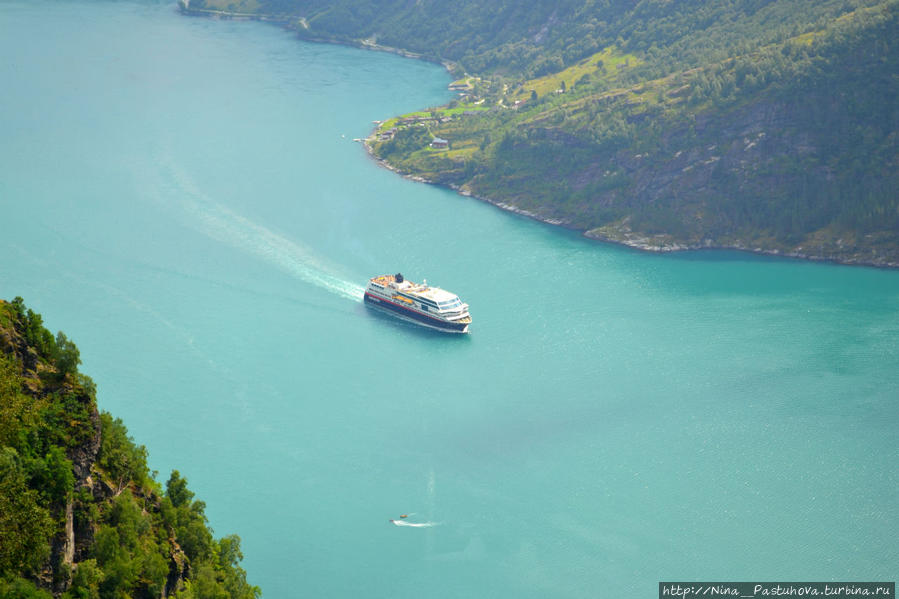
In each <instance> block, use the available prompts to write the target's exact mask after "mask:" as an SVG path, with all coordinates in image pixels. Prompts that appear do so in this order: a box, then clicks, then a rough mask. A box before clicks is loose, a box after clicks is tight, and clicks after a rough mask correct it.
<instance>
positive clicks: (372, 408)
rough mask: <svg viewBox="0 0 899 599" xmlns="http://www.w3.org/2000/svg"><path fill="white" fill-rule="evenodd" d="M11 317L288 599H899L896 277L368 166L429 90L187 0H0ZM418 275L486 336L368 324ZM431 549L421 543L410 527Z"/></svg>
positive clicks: (274, 591) (5, 278)
mask: <svg viewBox="0 0 899 599" xmlns="http://www.w3.org/2000/svg"><path fill="white" fill-rule="evenodd" d="M0 51H2V52H0V55H2V56H3V59H2V60H0V81H2V92H0V251H2V256H3V258H2V260H0V289H2V297H4V298H5V299H12V297H14V296H16V295H21V296H23V297H24V298H25V300H26V302H27V303H28V305H29V306H31V307H33V308H34V309H35V310H37V311H38V312H41V313H42V314H43V315H44V320H45V323H47V324H48V325H49V326H50V327H51V328H53V329H54V330H56V329H63V330H64V331H65V332H66V333H67V335H68V336H69V337H70V338H73V339H74V340H75V341H76V342H77V343H78V346H79V348H80V349H81V353H82V357H83V359H84V364H83V366H82V370H83V371H84V372H86V373H88V374H90V375H91V376H92V377H93V378H94V379H95V381H96V382H97V385H98V387H99V401H100V404H101V407H102V408H103V409H106V410H109V411H111V412H112V413H113V414H114V415H116V416H120V417H122V418H123V419H124V420H125V422H126V424H127V425H128V427H129V429H130V431H131V433H132V434H133V436H134V437H135V439H136V440H137V441H138V442H139V443H143V444H145V445H146V446H147V447H148V449H149V451H150V456H151V466H152V467H153V468H155V469H157V470H159V472H160V475H159V478H160V479H161V480H165V479H166V478H167V476H168V472H169V471H170V470H171V469H172V468H178V469H179V470H180V471H181V472H182V474H184V475H185V476H186V477H187V478H188V480H189V482H190V486H191V488H192V489H193V490H194V491H195V492H196V493H197V494H198V496H199V497H201V498H202V499H204V500H205V501H206V502H207V506H208V507H207V514H208V516H209V518H210V522H211V524H212V526H213V527H214V528H215V530H216V533H217V534H218V535H223V534H228V533H232V532H234V533H238V534H239V535H240V536H241V537H242V539H243V550H244V554H245V555H246V559H245V561H244V566H245V567H246V569H247V570H248V572H249V577H250V580H251V582H253V583H254V584H258V585H260V586H261V587H262V588H263V592H264V594H265V596H267V597H393V598H399V597H410V598H412V597H516V598H518V597H651V596H654V595H655V593H656V592H657V591H656V589H657V583H658V581H659V580H896V578H897V573H899V571H897V567H896V564H899V550H897V546H896V538H897V533H899V524H897V523H899V501H897V493H896V489H897V488H899V469H897V467H896V466H897V458H899V435H897V424H899V409H897V398H899V341H897V339H899V273H897V272H889V271H881V270H874V269H866V268H849V267H841V266H833V265H821V264H810V263H803V262H795V261H786V260H774V259H764V258H757V257H753V256H749V255H744V254H735V253H714V252H709V253H694V254H684V255H673V256H654V255H645V254H642V253H636V252H633V251H629V250H624V249H620V248H616V247H610V246H606V245H599V244H595V243H591V242H588V241H586V240H583V239H581V238H579V237H577V236H576V235H573V234H569V233H567V232H565V231H562V230H560V229H556V228H551V227H548V226H544V225H541V224H539V223H535V222H532V221H529V220H526V219H523V218H520V217H517V216H514V215H510V214H507V213H503V212H501V211H499V210H497V209H495V208H493V207H491V206H488V205H486V204H482V203H479V202H477V201H475V200H472V199H467V198H463V197H460V196H457V195H455V194H453V193H451V192H449V191H446V190H442V189H438V188H434V187H430V186H426V185H422V184H418V183H413V182H410V181H407V180H404V179H402V178H400V177H398V176H396V175H395V174H393V173H391V172H389V171H387V170H384V169H381V168H379V167H378V166H377V165H376V164H374V163H373V162H372V161H371V160H370V159H368V158H367V156H366V155H365V153H364V151H363V148H362V147H361V145H360V144H356V143H353V141H352V139H353V138H356V137H363V136H365V135H366V134H367V133H368V132H369V130H370V128H371V127H372V125H371V121H372V120H374V119H380V118H386V117H389V116H391V115H394V114H398V113H401V112H405V111H410V110H413V109H418V108H421V107H424V106H428V105H435V104H439V103H443V102H445V101H447V100H448V99H449V98H450V95H449V92H448V91H447V89H446V86H447V83H448V82H449V78H448V76H447V75H446V73H445V72H444V71H443V70H442V69H440V68H439V67H437V66H434V65H430V64H425V63H422V62H416V61H412V60H407V59H402V58H399V57H396V56H392V55H388V54H382V53H374V52H364V51H361V50H356V49H349V48H343V47H338V46H331V45H313V44H305V43H300V42H298V41H297V40H296V39H294V38H293V36H292V35H291V34H289V33H287V32H285V31H282V30H280V29H278V28H276V27H273V26H267V25H262V24H258V23H237V22H229V21H213V20H204V19H195V18H186V17H183V16H180V15H179V14H178V13H177V12H176V11H175V8H174V6H173V5H171V4H169V3H135V2H85V1H77V0H75V1H69V2H53V1H46V0H38V1H28V2H25V1H21V0H13V1H3V2H0ZM395 271H402V272H403V273H404V274H406V275H407V276H408V277H409V278H411V279H413V280H420V279H422V278H425V277H426V278H428V280H429V282H431V283H433V284H437V285H440V286H443V287H445V288H448V289H451V290H453V291H455V292H458V293H459V294H460V295H461V296H462V298H463V299H464V300H465V301H467V302H468V303H470V305H471V309H472V315H473V318H474V324H473V326H472V333H471V335H469V336H446V335H441V334H437V333H433V332H430V331H426V330H422V329H418V328H415V327H414V326H412V325H407V324H405V323H401V322H397V321H394V320H391V319H389V318H386V317H383V316H381V315H379V314H374V313H371V312H369V311H368V310H366V309H365V307H364V306H363V305H362V303H361V301H360V297H361V289H362V285H363V284H364V282H365V281H366V279H367V278H368V277H370V276H373V275H375V274H383V273H388V272H391V273H392V272H395ZM403 513H405V514H408V519H407V521H409V522H416V523H430V524H432V525H431V526H426V527H408V526H407V527H395V526H391V524H390V523H389V522H388V520H389V519H391V518H397V517H398V516H399V515H400V514H403Z"/></svg>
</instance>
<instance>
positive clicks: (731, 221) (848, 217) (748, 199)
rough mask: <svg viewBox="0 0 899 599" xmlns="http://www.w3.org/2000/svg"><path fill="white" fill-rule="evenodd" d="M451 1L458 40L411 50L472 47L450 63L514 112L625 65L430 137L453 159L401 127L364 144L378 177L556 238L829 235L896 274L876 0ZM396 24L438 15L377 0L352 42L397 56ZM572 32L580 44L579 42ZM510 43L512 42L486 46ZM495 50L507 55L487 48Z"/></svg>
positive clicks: (892, 8)
mask: <svg viewBox="0 0 899 599" xmlns="http://www.w3.org/2000/svg"><path fill="white" fill-rule="evenodd" d="M299 4H300V5H302V6H304V7H305V10H306V11H307V12H306V13H305V14H307V15H308V14H314V13H315V11H316V10H317V8H316V5H315V3H314V2H301V3H299ZM469 8H470V7H469V6H468V5H467V4H466V3H465V2H463V3H462V5H460V6H458V7H456V9H454V11H452V12H453V16H454V17H455V18H457V19H458V20H459V22H460V23H462V24H464V27H462V29H461V30H460V29H458V28H457V29H451V28H440V27H431V28H429V30H433V33H431V34H430V35H433V36H436V37H435V39H437V40H443V39H445V38H446V37H447V36H450V35H456V34H458V35H457V42H458V44H453V45H452V47H453V50H452V51H449V50H448V49H446V48H447V47H444V46H442V45H441V44H440V43H439V42H438V41H435V42H433V43H432V44H431V47H432V48H433V49H434V51H435V52H437V53H438V54H439V56H440V58H441V59H447V58H449V59H453V58H454V57H456V54H454V52H457V48H458V47H464V46H465V45H466V44H468V43H477V44H481V45H482V46H483V48H486V49H483V48H482V50H483V51H481V52H480V53H476V54H477V55H476V56H475V55H474V54H472V55H469V54H465V52H464V51H463V55H464V58H462V59H461V62H462V64H463V66H465V68H466V69H468V70H469V71H473V72H476V73H478V74H481V75H483V74H484V72H485V71H490V70H494V71H502V72H503V73H504V75H505V79H504V80H501V81H505V83H502V84H501V85H495V84H494V85H492V87H493V89H497V88H505V89H508V90H512V91H513V93H517V95H516V96H513V98H514V99H517V100H518V101H519V102H520V100H521V99H522V98H523V96H524V93H527V92H525V91H524V90H529V89H532V88H533V87H534V86H535V82H534V81H522V78H527V77H533V76H535V75H538V74H542V73H551V72H558V71H560V70H561V69H562V68H563V66H569V65H572V64H574V63H575V62H576V61H577V60H578V59H580V58H581V57H584V56H587V55H589V54H590V53H591V52H595V51H596V48H605V47H607V46H612V45H614V46H615V47H617V49H618V51H619V52H629V53H632V54H633V55H635V56H637V57H638V59H639V60H638V61H636V62H635V64H631V65H630V66H628V67H626V68H623V67H622V65H620V64H618V65H616V64H611V63H610V64H605V63H603V65H602V68H601V69H600V70H598V71H596V72H594V73H593V74H592V75H589V76H588V75H585V76H582V77H580V78H578V79H577V82H576V84H575V85H570V83H569V84H568V85H563V83H566V82H561V81H560V82H557V84H558V85H559V87H561V88H562V89H563V90H565V93H563V94H552V93H544V94H540V97H539V98H538V97H537V94H536V93H531V98H530V101H528V102H527V103H525V104H522V105H521V106H517V107H516V108H517V110H514V111H512V110H508V108H506V109H502V108H498V109H494V110H491V111H489V112H485V113H483V114H482V115H478V116H476V117H465V118H459V119H455V120H453V121H452V122H449V123H441V124H439V125H435V126H433V127H431V130H430V133H431V134H433V135H436V136H440V137H444V138H446V139H450V140H452V141H453V147H454V148H457V147H465V146H466V145H468V146H469V147H472V148H476V149H477V151H473V153H470V154H467V155H460V156H449V157H441V158H436V157H434V156H432V155H429V154H428V153H425V152H421V151H420V150H421V148H422V147H423V142H424V140H422V139H421V134H420V133H408V134H406V136H403V131H402V130H401V131H400V133H399V134H398V135H397V137H396V140H397V141H396V143H394V144H393V145H388V144H375V146H374V151H375V153H376V155H378V156H380V157H383V158H385V159H387V161H388V162H389V163H390V164H391V165H392V166H395V167H397V168H398V169H399V170H401V171H403V172H407V173H410V174H415V175H419V176H422V177H424V178H426V179H429V180H431V181H434V182H438V183H452V184H453V185H457V186H465V187H466V188H468V189H470V190H471V191H472V192H474V193H476V194H478V195H480V196H482V197H486V198H489V199H491V200H497V201H502V202H506V203H510V204H512V205H515V206H518V207H521V208H525V209H527V210H529V211H531V212H534V213H536V214H538V215H542V216H545V217H547V218H553V219H560V220H562V221H563V222H565V223H566V224H568V225H570V226H572V227H575V228H581V229H592V228H596V227H603V226H606V225H609V224H612V223H616V222H621V221H622V219H626V222H627V223H628V226H629V227H630V228H631V229H633V230H634V231H640V232H644V233H648V234H662V233H666V234H669V235H672V236H673V237H676V238H677V239H679V240H682V242H684V243H692V244H697V245H703V244H705V243H707V242H711V243H713V244H721V245H727V244H731V243H742V244H744V245H748V244H749V243H752V244H753V245H758V246H762V247H766V246H767V247H768V248H774V249H779V250H789V249H793V248H797V247H799V246H803V245H804V246H806V247H808V246H809V245H812V244H814V245H815V246H816V247H818V248H821V247H823V244H824V243H825V242H827V240H830V241H829V242H830V243H832V244H833V247H832V248H831V250H832V252H831V253H832V254H838V253H839V252H841V251H843V249H842V244H843V241H842V240H846V243H847V247H848V245H851V246H852V247H855V248H857V250H858V252H861V253H862V254H865V252H867V254H865V255H868V256H872V257H873V256H875V254H876V257H877V260H883V259H885V257H888V258H886V259H889V260H892V261H893V262H897V261H899V195H897V194H896V193H895V189H897V187H899V162H897V156H899V135H897V131H899V102H896V98H897V97H899V79H897V77H896V74H897V73H899V41H897V40H899V2H897V1H896V0H847V1H844V0H833V1H831V0H825V1H822V2H817V3H813V4H809V3H806V2H800V1H799V0H770V1H765V2H761V1H759V2H755V1H752V0H735V1H733V2H711V1H706V0H686V1H684V2H667V1H665V2H662V1H654V0H639V1H637V2H608V1H607V2H576V1H572V2H563V3H561V4H556V5H554V6H553V7H552V11H553V12H552V18H549V13H548V12H542V11H545V10H550V8H549V7H548V6H544V5H543V4H541V3H538V4H537V5H535V7H534V9H533V11H532V13H533V14H531V15H529V16H520V15H518V14H517V12H516V11H517V9H516V8H515V7H513V6H509V5H504V4H500V3H478V7H477V8H476V9H472V10H473V11H474V12H472V13H469V12H468V11H469ZM475 13H478V15H477V16H476V15H475ZM413 14H414V15H417V16H415V18H416V19H424V20H426V21H427V22H429V23H432V24H438V23H442V22H443V21H442V19H444V18H445V17H446V14H445V13H444V12H441V10H440V9H439V8H438V7H437V5H436V4H431V3H428V2H421V3H415V6H414V7H413V6H412V5H411V4H402V5H399V4H398V5H389V6H387V7H385V14H382V15H380V16H379V17H378V22H377V23H370V24H368V25H366V26H365V27H367V29H366V31H374V30H376V29H378V28H379V27H380V24H384V25H385V26H386V25H387V24H390V27H396V28H397V30H392V29H391V32H390V33H389V34H384V33H383V31H380V30H379V31H378V33H379V34H380V35H379V38H378V39H379V40H384V39H385V36H386V35H391V36H394V37H395V38H401V39H402V40H403V41H408V43H409V44H412V45H405V46H404V47H407V48H413V47H414V44H415V43H416V42H415V41H413V40H407V39H406V38H403V37H402V36H404V35H407V34H408V35H411V34H412V30H411V29H405V28H404V27H405V26H406V24H407V23H408V22H411V21H410V19H412V18H413V17H412V16H411V15H413ZM499 14H504V15H506V16H507V17H508V18H509V19H510V21H509V22H508V23H506V24H505V25H504V26H503V27H502V29H501V35H498V36H495V37H493V38H487V37H479V36H478V35H477V32H479V31H483V30H484V29H485V28H487V27H488V24H489V23H492V22H493V21H492V19H493V18H494V17H495V16H496V15H499ZM460 15H462V16H461V17H460ZM466 15H468V16H469V17H470V20H466ZM428 19H430V20H429V21H428ZM516 19H517V20H516ZM529 19H531V20H529ZM482 20H483V21H482ZM471 21H476V22H474V23H473V22H471ZM600 22H601V23H602V26H599V24H600ZM535 23H539V24H540V28H539V30H534V29H533V28H532V27H534V26H535ZM591 27H593V29H592V30H591V31H592V33H590V34H589V37H590V39H592V40H593V41H594V42H595V43H592V42H591V43H586V44H582V41H583V40H585V39H586V37H585V36H587V31H588V30H589V29H590V28H591ZM314 29H315V28H314V27H313V28H312V29H311V30H310V32H311V31H313V30H314ZM512 30H515V31H517V32H518V36H519V37H518V38H517V40H513V39H512V38H506V37H504V35H505V34H506V33H508V32H510V31H512ZM575 32H579V33H578V34H575ZM319 33H321V32H319ZM582 34H583V35H582ZM476 40H477V41H476ZM507 44H511V45H513V46H515V47H516V48H517V49H519V50H521V52H519V55H518V57H517V58H512V57H509V56H506V55H505V54H504V52H505V48H506V47H507V46H506V45H507ZM396 45H403V44H396ZM509 47H511V46H509ZM581 48H583V49H582V50H581ZM532 50H533V51H532ZM491 57H492V58H491ZM493 58H496V59H497V60H496V62H491V60H493ZM469 59H471V61H469ZM466 61H469V62H466ZM594 64H598V63H594ZM613 84H614V86H616V87H613ZM543 89H546V88H545V87H544V88H543ZM515 90H521V91H518V92H515ZM481 97H483V95H482V96H481ZM491 101H492V100H491V99H488V100H487V102H488V103H489V102H491ZM505 105H506V106H509V105H510V102H506V103H505ZM488 139H489V140H490V141H485V140H488ZM740 240H742V242H741V241H740ZM873 244H877V245H876V246H875V245H873ZM875 250H876V251H875ZM853 251H854V250H853ZM825 253H826V252H825ZM872 259H873V258H872Z"/></svg>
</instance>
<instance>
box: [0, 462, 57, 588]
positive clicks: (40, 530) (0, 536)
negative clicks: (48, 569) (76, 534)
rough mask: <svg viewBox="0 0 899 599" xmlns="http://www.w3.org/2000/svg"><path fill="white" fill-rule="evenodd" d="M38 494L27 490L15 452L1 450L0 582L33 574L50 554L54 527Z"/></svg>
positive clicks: (30, 489) (29, 489) (35, 491)
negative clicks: (11, 576)
mask: <svg viewBox="0 0 899 599" xmlns="http://www.w3.org/2000/svg"><path fill="white" fill-rule="evenodd" d="M41 495H42V494H41V492H40V491H38V490H35V489H33V488H29V486H28V484H27V482H26V475H25V470H24V468H23V467H22V464H21V460H20V459H19V456H18V454H17V453H16V451H15V450H14V449H12V448H11V447H3V448H0V579H2V577H3V576H4V575H10V574H19V575H22V574H24V575H28V574H33V573H34V572H35V571H36V570H37V568H38V567H39V566H40V565H41V563H42V562H43V561H44V560H45V559H46V558H47V556H48V555H49V550H50V548H49V540H50V535H51V534H52V533H53V532H54V525H53V520H52V518H51V517H50V512H49V510H48V509H47V508H46V507H45V505H44V502H43V501H42V497H41Z"/></svg>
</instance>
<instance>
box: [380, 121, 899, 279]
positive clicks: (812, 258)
mask: <svg viewBox="0 0 899 599" xmlns="http://www.w3.org/2000/svg"><path fill="white" fill-rule="evenodd" d="M370 139H371V137H369V138H366V139H364V140H362V145H363V146H364V147H365V151H366V153H367V154H368V156H369V157H370V158H371V159H372V160H373V161H374V162H375V163H377V164H378V166H380V167H382V168H385V169H387V170H389V171H392V172H394V173H396V174H397V175H399V176H401V177H403V178H404V179H409V180H410V181H415V182H416V183H425V184H427V185H433V186H435V187H442V188H444V189H450V190H452V191H454V192H456V193H457V194H458V195H460V196H464V197H468V198H473V199H475V200H478V201H480V202H484V203H486V204H490V205H491V206H495V207H496V208H499V209H500V210H503V211H505V212H511V213H513V214H517V215H519V216H523V217H525V218H529V219H531V220H535V221H537V222H540V223H543V224H545V225H550V226H553V227H561V228H563V229H566V230H568V231H572V232H575V233H578V234H579V235H580V236H581V237H583V238H585V239H587V240H590V241H594V242H597V243H607V244H609V245H615V246H619V247H624V248H627V249H629V250H634V251H637V252H643V253H646V254H668V253H677V252H701V251H735V252H745V253H747V254H753V255H756V256H767V257H772V258H787V259H792V260H801V261H804V262H818V263H825V264H833V265H840V266H860V267H867V268H877V269H883V270H896V269H899V261H890V260H888V259H886V260H884V261H872V260H866V259H863V258H839V257H828V256H824V255H817V254H810V253H809V254H806V253H803V252H798V251H789V250H781V249H778V248H774V249H770V250H769V249H764V248H761V247H755V248H753V247H748V246H747V245H746V244H744V243H742V242H735V243H732V244H715V243H712V242H711V240H708V243H689V242H677V241H671V242H667V243H664V244H653V243H651V242H649V240H648V239H647V238H648V237H649V235H641V234H634V237H635V239H618V238H614V237H611V236H608V235H604V234H602V233H598V232H595V231H596V229H586V230H585V229H582V228H579V227H572V226H569V225H566V224H565V221H564V220H562V219H557V218H549V217H544V216H541V215H539V214H537V213H535V212H532V211H530V210H525V209H524V208H519V207H517V206H514V205H512V204H508V203H506V202H500V201H496V200H491V199H490V198H487V197H483V196H479V195H476V194H474V193H472V192H470V191H468V190H466V189H462V188H461V187H460V186H458V185H453V184H445V183H436V182H434V181H431V180H429V179H426V178H425V177H421V176H419V175H413V174H410V173H405V172H403V171H401V170H400V169H398V168H397V167H395V166H393V165H392V164H390V163H389V162H387V161H386V160H384V159H382V158H379V157H378V156H376V155H375V154H374V152H373V151H372V148H371V146H370V145H369V141H370Z"/></svg>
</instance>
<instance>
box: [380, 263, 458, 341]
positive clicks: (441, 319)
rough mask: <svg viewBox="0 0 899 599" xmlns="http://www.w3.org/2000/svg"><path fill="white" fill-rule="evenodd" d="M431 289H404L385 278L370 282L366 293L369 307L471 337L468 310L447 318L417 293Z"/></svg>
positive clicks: (388, 276) (412, 287) (392, 280)
mask: <svg viewBox="0 0 899 599" xmlns="http://www.w3.org/2000/svg"><path fill="white" fill-rule="evenodd" d="M397 276H399V277H400V284H402V283H403V281H402V278H401V275H397ZM431 289H432V288H428V287H427V286H420V285H415V284H407V286H406V287H401V286H398V285H397V283H396V281H395V279H394V277H393V276H391V275H384V276H382V277H375V278H374V279H372V280H371V281H370V282H369V284H368V288H366V290H365V303H366V304H367V305H369V306H372V307H375V308H379V309H381V310H384V311H386V312H389V313H391V314H392V315H394V316H397V317H399V318H402V319H403V320H409V321H411V322H414V323H416V324H420V325H422V326H426V327H429V328H432V329H437V330H439V331H443V332H447V333H467V332H468V327H469V325H470V324H471V316H469V314H468V310H467V306H465V309H464V310H463V311H457V312H455V313H453V314H443V313H441V312H442V311H441V310H440V309H439V308H436V306H435V305H434V302H433V301H432V300H429V299H428V298H427V297H419V295H420V294H419V293H416V292H418V291H422V290H424V291H425V292H427V291H428V290H431ZM433 290H434V291H436V292H438V293H441V294H448V292H444V291H443V290H440V289H437V288H433ZM421 295H424V294H421ZM453 297H454V296H453Z"/></svg>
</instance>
